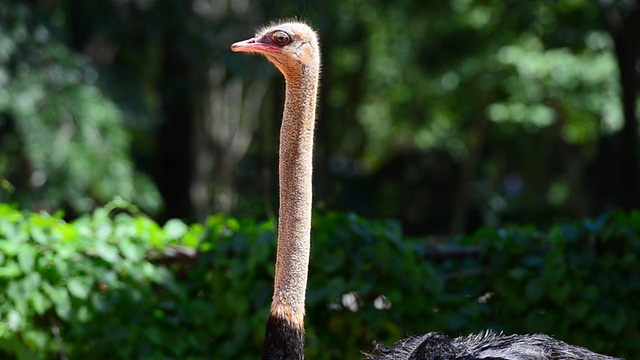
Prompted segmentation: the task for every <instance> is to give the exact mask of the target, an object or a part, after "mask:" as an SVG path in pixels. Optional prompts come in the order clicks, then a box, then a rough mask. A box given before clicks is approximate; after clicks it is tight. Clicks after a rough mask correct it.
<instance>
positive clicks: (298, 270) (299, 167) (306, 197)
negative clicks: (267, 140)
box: [262, 66, 319, 359]
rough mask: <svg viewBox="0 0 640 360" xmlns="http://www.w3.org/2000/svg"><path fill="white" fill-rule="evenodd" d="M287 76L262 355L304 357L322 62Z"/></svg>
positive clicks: (291, 357)
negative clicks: (275, 246)
mask: <svg viewBox="0 0 640 360" xmlns="http://www.w3.org/2000/svg"><path fill="white" fill-rule="evenodd" d="M304 69H305V71H303V73H302V75H301V76H293V77H292V76H287V75H286V74H285V81H286V99H285V109H284V115H283V118H282V127H281V129H280V174H279V175H280V213H279V214H280V215H279V216H280V217H279V221H278V250H277V259H276V273H275V284H274V293H273V302H272V304H271V311H270V313H269V320H268V322H267V331H266V336H265V343H264V347H263V354H262V356H263V359H302V358H303V357H304V314H305V307H304V303H305V293H306V288H307V274H308V267H309V251H310V248H311V240H310V237H311V202H312V184H311V178H312V169H313V162H312V161H313V129H314V125H315V111H316V93H317V88H318V76H319V75H318V67H317V66H307V67H305V68H304Z"/></svg>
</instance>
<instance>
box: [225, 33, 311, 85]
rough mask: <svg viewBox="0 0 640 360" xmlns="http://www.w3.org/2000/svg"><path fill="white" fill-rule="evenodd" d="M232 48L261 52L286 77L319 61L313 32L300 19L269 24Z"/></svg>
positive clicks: (300, 71)
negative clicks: (298, 20)
mask: <svg viewBox="0 0 640 360" xmlns="http://www.w3.org/2000/svg"><path fill="white" fill-rule="evenodd" d="M231 50H232V51H235V52H247V53H257V54H262V55H264V56H265V57H266V58H267V60H269V61H270V62H271V63H272V64H273V65H275V66H276V67H277V68H278V70H280V72H281V73H282V74H283V75H284V76H285V78H288V77H290V76H293V77H295V76H297V75H298V74H301V73H304V72H305V69H308V68H310V67H311V68H314V67H318V66H319V65H320V64H319V63H317V62H318V61H319V53H320V49H319V48H318V39H317V36H316V33H315V32H314V31H313V30H312V29H311V28H310V27H309V26H308V25H307V24H304V23H301V22H283V23H276V24H272V25H269V26H267V27H265V28H263V29H261V30H260V31H258V32H257V33H256V35H255V36H254V37H253V38H251V39H248V40H244V41H239V42H237V43H234V44H233V45H231Z"/></svg>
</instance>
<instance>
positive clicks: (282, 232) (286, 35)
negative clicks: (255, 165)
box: [231, 21, 615, 360]
mask: <svg viewBox="0 0 640 360" xmlns="http://www.w3.org/2000/svg"><path fill="white" fill-rule="evenodd" d="M317 39H318V38H317V35H316V33H315V32H314V31H313V30H312V29H311V28H310V27H309V26H308V25H306V24H304V23H301V22H297V21H293V22H279V23H274V24H271V25H269V26H267V27H265V28H263V29H261V30H260V31H258V32H257V33H256V35H255V36H254V37H253V38H251V39H248V40H245V41H240V42H237V43H234V44H233V45H231V50H232V51H235V52H246V53H256V54H261V55H263V56H265V57H266V58H267V60H269V62H271V63H272V64H273V65H274V66H275V67H276V68H278V70H280V72H281V73H282V74H283V75H284V79H285V104H284V114H283V117H282V125H281V129H280V164H279V178H280V188H279V190H280V212H279V219H278V249H277V255H276V268H275V280H274V292H273V300H272V303H271V309H270V312H269V319H268V320H267V327H266V333H265V341H264V345H263V349H262V358H263V359H265V360H285V359H286V360H294V359H296V360H297V359H304V315H305V305H304V304H305V293H306V287H307V275H308V267H309V250H310V243H311V240H310V237H311V202H312V191H311V189H312V185H311V178H312V158H313V131H314V125H315V112H316V99H317V91H318V82H319V79H320V47H319V45H318V40H317ZM365 356H366V357H367V358H368V359H371V360H374V359H379V360H388V359H408V360H456V359H457V360H474V359H485V360H545V359H546V360H550V359H554V360H578V359H582V360H607V359H610V360H613V359H615V358H613V357H609V356H605V355H600V354H596V353H593V352H591V351H589V350H587V349H584V348H581V347H576V346H571V345H568V344H566V343H564V342H562V341H559V340H556V339H554V338H552V337H549V336H547V335H539V334H536V335H497V334H493V333H491V332H485V333H480V334H477V335H469V336H463V337H457V338H448V337H446V336H443V335H440V334H437V333H427V334H425V335H421V336H415V337H410V338H407V339H404V340H400V341H398V342H397V343H396V344H394V346H393V347H391V348H385V347H381V346H378V347H377V348H376V349H375V350H374V353H373V354H367V355H365Z"/></svg>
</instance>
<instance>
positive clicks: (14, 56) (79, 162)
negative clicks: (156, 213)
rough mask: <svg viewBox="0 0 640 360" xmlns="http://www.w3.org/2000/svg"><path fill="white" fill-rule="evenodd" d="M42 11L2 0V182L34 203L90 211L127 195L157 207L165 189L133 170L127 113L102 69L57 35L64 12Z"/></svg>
mask: <svg viewBox="0 0 640 360" xmlns="http://www.w3.org/2000/svg"><path fill="white" fill-rule="evenodd" d="M37 15H42V14H33V12H32V9H30V8H29V7H28V6H26V5H24V4H20V3H18V4H12V2H3V3H2V4H0V181H6V179H7V178H8V179H9V180H10V181H11V182H13V183H14V184H15V185H16V187H18V190H19V192H18V193H17V194H16V198H17V200H20V202H21V203H22V204H25V205H28V206H29V207H31V208H38V209H56V208H61V207H65V206H66V207H67V208H70V209H73V210H75V211H78V212H82V211H90V210H91V209H93V208H94V207H95V206H96V205H97V204H104V203H106V202H107V201H108V200H109V199H112V198H113V197H115V196H121V197H123V198H125V199H127V200H129V201H135V202H136V203H138V204H140V205H141V206H142V207H144V208H145V209H148V210H157V209H158V208H159V206H160V198H159V195H158V194H157V192H156V190H155V187H154V185H153V184H152V183H151V182H150V181H149V179H147V178H146V177H145V176H142V175H141V174H138V173H136V172H135V171H134V167H133V163H132V161H131V160H130V159H129V154H128V153H127V152H128V146H129V144H128V143H129V135H128V134H127V132H126V129H125V128H124V127H123V124H122V115H121V113H120V110H119V109H118V108H117V107H116V105H115V104H114V103H113V102H112V101H110V100H109V99H107V98H106V97H105V96H104V95H103V94H102V92H101V91H100V90H99V89H98V88H97V86H96V81H97V79H98V78H99V74H98V72H97V71H96V70H95V69H94V67H93V66H91V65H90V64H89V63H88V61H87V60H86V59H85V58H83V57H81V56H79V55H78V54H76V53H74V52H73V51H72V50H70V49H69V48H67V47H66V46H65V45H64V44H63V43H62V42H61V41H60V40H59V37H60V33H61V32H62V24H63V23H64V21H63V20H61V19H60V15H61V12H59V11H58V12H57V13H56V15H57V16H54V17H53V19H52V20H50V22H47V21H38V19H37ZM27 164H28V165H27ZM5 200H6V198H5Z"/></svg>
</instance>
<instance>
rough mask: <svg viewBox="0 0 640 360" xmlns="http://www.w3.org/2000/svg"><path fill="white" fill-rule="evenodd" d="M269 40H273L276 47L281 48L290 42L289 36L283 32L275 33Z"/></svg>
mask: <svg viewBox="0 0 640 360" xmlns="http://www.w3.org/2000/svg"><path fill="white" fill-rule="evenodd" d="M271 40H273V42H274V43H276V44H277V45H280V46H282V45H287V44H288V43H290V42H291V36H289V34H287V33H286V32H284V31H276V32H274V33H273V34H271Z"/></svg>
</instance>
